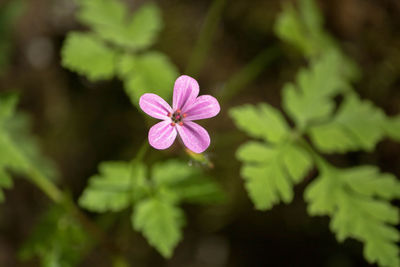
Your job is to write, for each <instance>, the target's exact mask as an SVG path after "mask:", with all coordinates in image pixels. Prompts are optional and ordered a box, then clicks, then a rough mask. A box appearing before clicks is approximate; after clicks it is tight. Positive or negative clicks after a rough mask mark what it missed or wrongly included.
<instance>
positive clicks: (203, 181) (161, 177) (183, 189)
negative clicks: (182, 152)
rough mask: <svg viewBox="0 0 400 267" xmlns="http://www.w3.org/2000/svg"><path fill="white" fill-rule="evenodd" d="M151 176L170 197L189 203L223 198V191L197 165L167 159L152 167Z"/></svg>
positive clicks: (159, 188) (211, 201) (213, 201)
mask: <svg viewBox="0 0 400 267" xmlns="http://www.w3.org/2000/svg"><path fill="white" fill-rule="evenodd" d="M152 174H153V175H152V178H153V181H154V182H155V184H156V186H157V187H158V190H161V188H163V187H165V188H167V190H168V193H169V194H173V195H174V196H170V198H174V199H176V200H179V201H182V202H189V203H202V204H209V203H216V202H220V201H222V200H224V197H225V195H224V193H223V192H222V191H221V189H220V188H219V186H218V185H217V184H216V183H215V182H214V181H213V180H212V179H211V178H210V177H207V176H205V175H204V174H202V172H201V170H200V169H199V168H197V167H193V166H189V164H187V163H186V162H182V161H178V160H168V161H166V162H162V163H157V164H155V165H154V166H153V168H152Z"/></svg>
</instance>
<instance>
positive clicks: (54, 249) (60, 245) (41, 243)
mask: <svg viewBox="0 0 400 267" xmlns="http://www.w3.org/2000/svg"><path fill="white" fill-rule="evenodd" d="M91 242H92V241H91V240H90V238H89V236H88V234H87V232H86V231H85V229H83V228H82V226H81V225H80V224H79V223H78V222H77V221H76V219H75V218H74V217H72V216H71V214H70V213H69V212H68V211H67V210H65V209H64V208H63V207H61V206H58V205H54V206H52V207H50V208H49V209H48V210H47V211H46V213H45V214H43V215H42V217H41V218H40V220H39V222H38V224H37V225H36V227H35V229H34V230H33V233H32V235H31V236H30V237H29V239H28V240H27V241H26V243H25V244H24V246H23V247H22V248H21V250H20V253H19V256H20V258H21V259H22V260H29V259H32V258H33V257H35V256H38V257H39V259H40V262H41V266H44V267H55V266H59V267H69V266H76V265H77V264H78V263H79V262H80V260H81V257H82V256H83V255H84V254H85V253H86V252H87V251H88V248H89V247H90V244H91Z"/></svg>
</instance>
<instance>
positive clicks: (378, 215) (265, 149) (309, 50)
mask: <svg viewBox="0 0 400 267" xmlns="http://www.w3.org/2000/svg"><path fill="white" fill-rule="evenodd" d="M298 3H299V8H298V9H296V8H295V7H293V6H292V5H287V6H285V8H284V11H283V12H282V13H281V15H280V16H279V17H278V19H277V23H276V27H275V29H276V32H277V34H278V36H279V37H281V38H282V39H283V40H284V41H286V42H288V43H290V44H291V45H293V46H295V47H296V48H298V49H299V50H300V51H301V53H302V54H303V55H304V56H305V57H306V58H307V59H308V61H309V66H308V67H306V68H303V69H301V70H300V71H299V73H298V75H297V77H296V80H295V82H292V83H288V84H286V85H285V86H284V89H283V99H282V102H283V109H284V111H285V112H286V113H287V114H288V115H289V117H290V118H291V119H292V120H293V122H294V123H295V127H294V128H293V129H290V127H289V126H288V124H287V123H286V121H285V119H284V116H283V115H282V114H281V113H280V111H279V110H277V109H275V108H273V107H271V106H269V105H268V104H266V103H262V104H260V105H258V106H252V105H244V106H239V107H235V108H232V109H231V110H230V115H231V117H232V118H233V120H234V122H235V124H236V126H237V127H238V128H239V129H241V130H243V131H244V132H245V133H246V134H247V135H249V136H250V137H253V138H257V139H262V140H263V142H259V141H249V142H247V143H246V144H244V145H242V146H241V147H240V148H239V149H238V151H237V158H238V159H239V160H240V161H242V162H243V166H242V169H241V175H242V176H243V178H244V179H245V181H246V188H247V191H248V193H249V196H250V198H251V199H252V201H253V203H254V205H255V207H256V208H257V209H260V210H266V209H270V208H272V206H273V205H275V204H277V203H279V202H280V201H283V202H285V203H289V202H291V201H292V199H293V186H294V184H296V183H298V182H300V181H301V180H302V179H303V178H304V177H305V176H306V175H307V173H308V172H309V170H310V169H311V167H312V165H314V164H315V165H316V167H317V168H318V171H319V175H318V177H317V178H316V179H315V180H314V181H313V182H312V183H311V184H310V185H309V186H308V187H307V189H306V191H305V199H306V200H307V202H308V205H309V209H308V211H309V214H310V215H328V216H330V217H331V218H332V220H331V230H332V231H333V232H335V233H336V236H337V239H338V241H343V240H345V239H346V238H348V237H350V238H355V239H357V240H359V241H361V242H363V243H364V255H365V258H366V259H367V260H368V261H369V262H370V263H377V264H379V265H381V266H399V264H400V259H399V248H398V246H397V245H396V242H398V241H399V240H400V233H399V231H398V230H397V229H396V227H395V225H396V224H398V223H399V210H398V208H396V207H395V206H394V205H392V204H391V203H390V201H391V200H393V199H395V198H399V197H400V182H399V181H398V180H397V179H396V177H394V176H393V175H390V174H381V173H379V171H378V169H377V168H375V167H372V166H360V167H353V168H348V169H338V168H335V167H334V166H331V164H329V163H328V162H327V161H326V160H325V159H324V158H322V157H321V156H320V155H319V154H318V152H317V151H320V152H322V153H346V152H350V151H359V150H364V151H372V150H373V149H374V148H375V146H376V144H377V143H378V142H379V141H381V140H382V139H383V138H384V137H386V136H388V137H391V138H393V139H395V140H398V141H400V140H399V138H398V137H399V135H398V133H399V120H398V118H399V117H398V116H397V117H394V118H389V117H386V115H385V114H384V112H383V111H382V110H381V109H380V108H378V107H376V106H374V105H373V103H371V102H370V101H368V100H363V99H360V97H359V96H358V95H357V94H356V92H355V91H354V90H353V89H352V85H351V83H352V82H353V81H354V80H356V79H357V78H358V77H359V71H358V68H357V67H356V66H355V64H354V63H353V62H352V61H351V60H350V59H348V58H347V57H346V56H345V55H344V54H343V53H342V52H341V51H340V48H339V46H338V45H337V44H336V43H335V41H333V39H332V38H331V37H330V36H329V35H328V34H327V33H326V32H325V31H324V29H323V25H322V15H321V14H320V12H319V10H318V8H317V7H316V4H315V2H314V1H312V0H301V1H299V2H298ZM339 95H340V96H341V97H342V98H343V100H342V101H341V102H340V103H339V107H338V108H337V101H335V99H334V98H335V97H336V96H339ZM306 136H309V137H310V139H311V142H312V144H313V145H315V149H314V148H313V147H312V146H311V145H310V144H308V142H307V141H306V139H305V137H306Z"/></svg>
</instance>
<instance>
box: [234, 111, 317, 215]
mask: <svg viewBox="0 0 400 267" xmlns="http://www.w3.org/2000/svg"><path fill="white" fill-rule="evenodd" d="M230 115H231V117H232V118H233V120H234V122H235V124H236V126H237V127H238V128H240V129H242V130H243V131H245V132H246V133H247V134H248V135H250V136H252V137H255V138H262V139H264V141H265V143H262V142H255V141H251V142H248V143H246V144H244V145H242V146H241V147H240V148H239V149H238V151H237V154H236V156H237V158H238V159H239V160H241V161H243V167H242V169H241V176H242V177H243V178H244V179H245V181H246V189H247V191H248V193H249V196H250V198H251V199H252V201H253V203H254V205H255V207H256V208H257V209H260V210H267V209H270V208H271V207H272V206H273V205H275V204H277V203H279V202H280V201H283V202H285V203H289V202H290V201H292V199H293V186H294V184H296V183H299V182H300V181H301V180H302V178H304V176H305V174H306V173H307V172H308V171H309V169H310V168H311V166H312V162H311V158H310V156H309V155H308V153H307V152H306V151H304V150H303V148H301V147H300V146H298V145H296V144H294V143H293V142H292V141H291V139H290V131H289V126H288V125H287V123H286V121H285V120H284V118H283V116H282V115H281V113H280V112H279V111H278V110H276V109H274V108H273V107H271V106H269V105H267V104H260V105H258V106H257V107H256V106H251V105H245V106H239V107H236V108H233V109H231V110H230Z"/></svg>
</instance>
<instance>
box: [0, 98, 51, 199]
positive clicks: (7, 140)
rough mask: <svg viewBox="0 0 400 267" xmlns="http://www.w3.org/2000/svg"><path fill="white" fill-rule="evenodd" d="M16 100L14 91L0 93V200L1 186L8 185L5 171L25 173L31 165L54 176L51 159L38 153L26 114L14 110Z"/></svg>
mask: <svg viewBox="0 0 400 267" xmlns="http://www.w3.org/2000/svg"><path fill="white" fill-rule="evenodd" d="M16 103H17V97H16V95H15V94H7V93H6V94H0V194H1V197H0V201H3V200H4V196H3V192H2V191H1V188H7V189H8V188H11V187H12V181H11V176H10V175H9V174H8V171H13V172H15V173H19V174H23V175H26V176H29V174H30V172H31V171H32V170H33V169H34V170H36V171H39V172H41V173H45V174H46V176H47V177H50V178H53V177H55V176H56V171H55V168H54V166H53V164H52V162H50V161H49V160H48V159H47V158H46V157H44V156H43V155H42V154H41V153H40V149H39V146H38V142H37V140H36V139H35V138H33V137H32V136H31V135H30V133H29V128H30V124H29V121H28V118H27V117H26V116H24V115H22V114H14V113H15V107H16Z"/></svg>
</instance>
